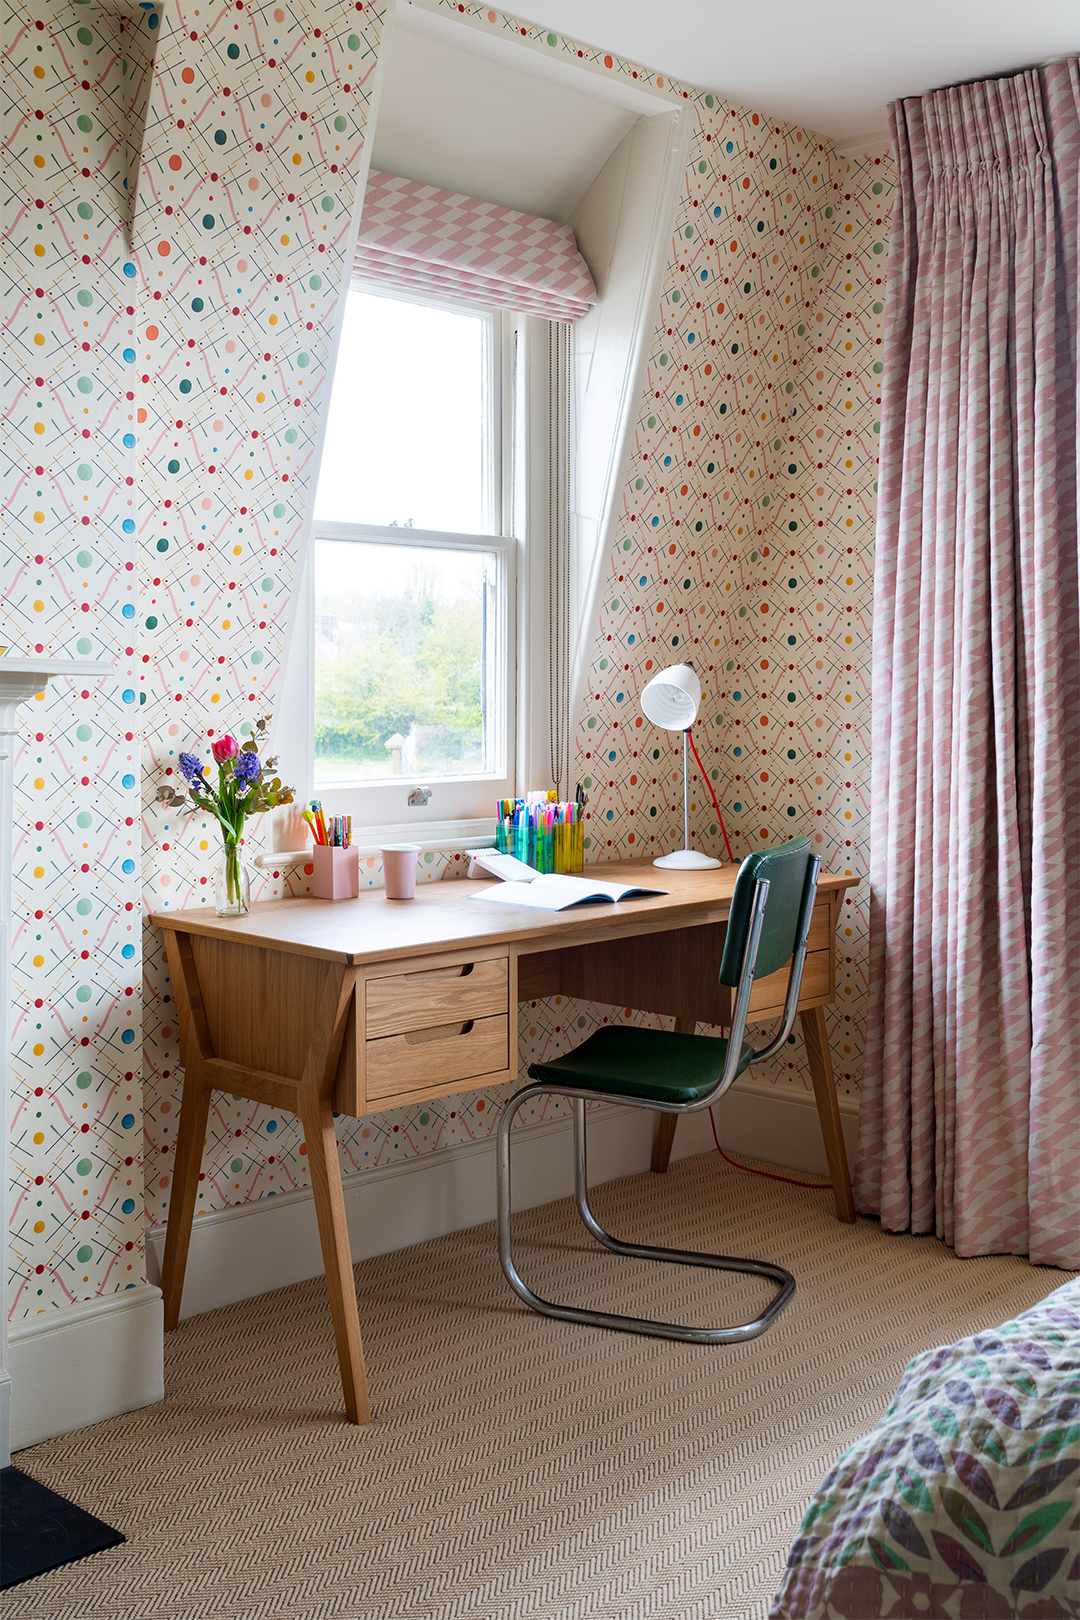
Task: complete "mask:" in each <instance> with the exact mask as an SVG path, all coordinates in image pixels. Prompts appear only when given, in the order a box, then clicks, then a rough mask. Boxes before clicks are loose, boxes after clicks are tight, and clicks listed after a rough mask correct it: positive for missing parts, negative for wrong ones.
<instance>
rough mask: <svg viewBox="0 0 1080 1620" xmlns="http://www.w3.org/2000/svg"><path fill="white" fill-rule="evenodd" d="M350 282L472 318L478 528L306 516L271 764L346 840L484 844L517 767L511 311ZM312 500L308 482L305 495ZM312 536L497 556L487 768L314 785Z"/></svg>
mask: <svg viewBox="0 0 1080 1620" xmlns="http://www.w3.org/2000/svg"><path fill="white" fill-rule="evenodd" d="M353 288H354V289H355V290H356V291H358V292H363V293H365V294H368V295H370V296H375V297H383V298H388V299H391V300H392V301H393V302H395V303H415V304H418V305H421V306H423V307H425V308H434V309H446V310H448V311H450V312H452V313H453V314H458V315H461V314H466V315H468V314H471V315H475V316H478V317H479V318H480V319H481V320H483V322H484V361H483V363H484V369H485V374H486V375H485V390H484V392H485V399H486V403H487V413H488V420H487V422H486V423H485V431H484V436H483V446H484V461H483V466H482V477H483V481H484V491H483V511H484V517H485V520H486V524H487V526H488V528H489V530H490V532H486V533H483V534H462V533H457V532H455V531H452V530H441V529H416V528H404V527H400V528H399V527H397V526H396V525H389V526H387V525H380V524H370V523H341V522H329V521H325V520H319V519H313V520H312V521H311V525H310V530H309V533H310V544H309V545H308V548H307V559H306V565H305V567H304V570H303V576H302V579H300V580H298V581H297V600H296V604H295V618H294V621H293V635H292V642H291V646H290V648H289V652H288V658H287V665H286V672H285V673H286V679H285V681H284V683H283V693H282V699H281V701H279V705H278V714H277V717H276V719H277V724H276V726H275V732H276V738H275V746H276V747H277V748H278V750H279V751H280V753H281V755H282V766H283V769H284V771H285V772H286V780H289V779H290V778H289V775H288V773H290V772H291V773H292V779H294V780H296V781H297V785H298V797H299V798H301V799H302V800H307V799H310V798H312V797H313V796H314V795H315V794H316V793H317V794H318V796H319V797H320V798H321V800H322V802H323V805H324V807H325V809H326V811H327V813H328V814H331V815H351V816H352V818H353V842H354V843H357V844H359V845H360V846H361V848H368V847H370V848H374V847H377V844H378V842H379V840H380V839H381V840H382V841H391V840H397V839H402V838H404V837H406V836H421V837H422V839H423V840H424V841H425V843H427V844H430V843H432V842H436V841H437V842H438V844H439V847H446V845H447V844H448V843H450V844H452V843H453V842H456V841H458V840H460V841H462V842H463V843H466V844H467V843H469V842H485V841H488V840H489V839H490V836H491V833H492V831H493V828H494V824H495V801H496V799H499V798H503V797H508V796H510V797H512V796H513V795H514V794H515V793H516V791H517V782H518V776H519V769H518V757H519V746H518V741H519V724H518V722H519V710H520V706H521V695H520V692H519V690H518V643H519V637H518V627H519V622H520V618H521V602H520V598H519V580H520V578H521V572H522V571H521V568H520V566H519V564H520V554H521V552H522V550H523V545H524V540H523V528H524V524H523V522H522V517H523V508H522V502H521V500H520V498H519V493H518V486H519V480H518V478H517V477H516V468H517V464H518V461H519V457H520V454H521V450H520V446H521V442H522V438H523V433H522V428H523V419H525V418H526V417H527V409H526V410H524V411H523V409H522V405H523V388H524V376H523V371H524V368H523V367H519V366H518V365H517V355H518V354H519V353H522V351H523V345H522V344H521V342H520V337H521V331H520V329H521V327H522V324H523V322H522V319H521V318H520V317H516V316H514V315H512V314H510V313H507V312H503V311H500V310H491V309H485V308H482V307H480V306H476V305H472V304H467V303H465V302H463V301H462V302H458V301H456V300H455V301H451V300H441V299H437V298H428V297H422V296H419V295H415V294H411V293H407V292H400V291H398V290H396V289H395V290H390V289H388V288H384V287H380V286H378V285H375V284H371V283H367V282H359V281H357V282H354V283H353ZM312 500H313V501H314V492H313V495H312ZM319 540H336V541H346V542H350V541H351V542H354V543H357V542H363V543H370V544H376V545H388V546H395V547H399V548H406V549H414V548H424V549H432V550H447V551H475V552H488V553H495V555H496V556H497V557H498V558H499V581H498V590H497V604H496V621H497V622H496V646H495V654H494V659H493V663H494V668H495V680H494V688H495V689H494V691H493V692H492V693H491V694H490V696H491V699H492V702H493V706H494V710H495V723H494V732H495V760H494V762H493V768H492V769H491V770H490V771H486V772H477V773H473V774H471V775H469V776H461V777H433V778H430V779H429V778H427V777H425V776H424V775H423V774H422V773H421V774H415V775H414V774H411V773H410V774H409V775H408V776H397V777H393V776H390V775H389V774H388V775H387V776H386V777H385V778H373V779H371V780H370V781H362V782H355V783H347V784H342V785H341V786H338V787H325V788H322V787H320V788H316V787H315V746H314V701H315V544H316V542H318V541H319ZM418 787H425V788H430V789H431V797H430V799H429V801H428V803H427V804H426V805H414V806H410V805H409V803H408V797H409V794H410V793H411V792H412V791H413V790H414V789H415V788H418Z"/></svg>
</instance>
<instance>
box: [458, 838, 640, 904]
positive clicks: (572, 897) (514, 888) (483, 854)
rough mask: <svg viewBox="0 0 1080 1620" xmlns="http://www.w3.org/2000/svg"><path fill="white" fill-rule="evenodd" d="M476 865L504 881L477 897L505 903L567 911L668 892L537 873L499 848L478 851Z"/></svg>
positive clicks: (474, 897)
mask: <svg viewBox="0 0 1080 1620" xmlns="http://www.w3.org/2000/svg"><path fill="white" fill-rule="evenodd" d="M473 866H474V867H475V866H478V867H481V868H482V869H483V870H484V871H487V872H490V873H491V874H492V875H493V876H494V877H501V878H502V879H503V882H502V883H499V884H496V885H495V886H494V887H493V888H490V889H481V890H480V891H479V892H478V893H477V894H474V895H473V896H472V899H474V900H493V901H495V902H496V904H499V905H504V906H537V907H538V908H539V909H540V910H541V911H568V910H570V908H571V907H572V906H588V905H597V904H602V903H604V902H605V901H606V902H611V903H613V902H614V901H616V900H627V899H633V898H638V897H642V896H647V895H657V894H667V892H668V891H667V890H666V889H643V888H642V887H641V886H640V885H639V884H636V883H607V882H605V881H604V880H603V879H602V878H594V877H573V876H571V875H570V874H569V873H564V872H534V871H533V869H532V867H531V866H526V865H525V862H524V861H519V860H518V859H517V857H516V856H514V855H501V854H499V853H498V851H497V850H486V849H485V850H478V851H477V852H476V853H475V854H474V855H473Z"/></svg>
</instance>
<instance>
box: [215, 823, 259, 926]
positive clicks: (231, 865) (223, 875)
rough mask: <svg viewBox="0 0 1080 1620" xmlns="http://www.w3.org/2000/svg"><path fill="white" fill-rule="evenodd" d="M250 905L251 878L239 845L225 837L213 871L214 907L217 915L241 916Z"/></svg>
mask: <svg viewBox="0 0 1080 1620" xmlns="http://www.w3.org/2000/svg"><path fill="white" fill-rule="evenodd" d="M250 906H251V880H250V879H249V877H248V871H247V867H246V866H245V865H244V862H243V860H242V859H241V856H240V845H239V844H236V843H233V842H231V841H230V840H229V839H226V840H225V842H224V845H223V847H222V851H221V855H220V858H219V860H218V863H217V867H216V868H215V871H214V908H215V910H216V911H217V914H218V916H219V917H243V916H245V915H246V914H247V912H248V910H249V909H250Z"/></svg>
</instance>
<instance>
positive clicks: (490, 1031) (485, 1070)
mask: <svg viewBox="0 0 1080 1620" xmlns="http://www.w3.org/2000/svg"><path fill="white" fill-rule="evenodd" d="M509 1040H510V1020H509V1018H508V1017H507V1016H506V1015H505V1013H504V1014H503V1015H502V1016H501V1017H496V1018H476V1019H470V1020H469V1021H468V1022H467V1023H464V1024H457V1023H455V1024H442V1025H437V1026H436V1027H434V1028H431V1029H415V1030H412V1031H410V1032H409V1034H407V1035H387V1036H384V1037H383V1039H382V1040H378V1041H368V1042H367V1043H366V1045H365V1062H366V1066H367V1096H368V1101H369V1103H370V1102H376V1101H378V1099H379V1098H380V1097H397V1096H399V1095H400V1094H401V1093H403V1092H409V1091H430V1090H431V1089H432V1086H433V1084H434V1085H436V1086H442V1085H446V1086H449V1085H450V1084H452V1083H456V1082H457V1081H470V1082H471V1081H474V1080H476V1081H479V1080H481V1079H482V1078H483V1077H484V1075H486V1074H494V1073H496V1072H498V1071H503V1070H505V1069H506V1068H507V1067H508V1066H509V1061H510V1059H509Z"/></svg>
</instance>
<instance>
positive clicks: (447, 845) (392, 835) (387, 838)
mask: <svg viewBox="0 0 1080 1620" xmlns="http://www.w3.org/2000/svg"><path fill="white" fill-rule="evenodd" d="M494 842H495V817H494V816H478V817H476V818H475V819H474V820H470V821H428V822H424V823H422V824H421V825H420V826H417V825H415V823H414V824H412V825H410V824H409V823H408V822H398V823H391V824H390V825H387V826H384V827H360V828H358V829H357V832H356V837H355V838H354V839H353V847H354V848H355V849H358V850H359V851H360V853H361V855H365V856H367V855H378V854H379V852H380V851H381V850H382V848H383V846H384V845H386V844H417V845H419V848H420V853H421V854H427V853H428V852H429V851H432V850H434V851H441V852H446V853H449V854H452V855H453V854H459V853H461V852H462V851H464V850H467V849H484V848H485V847H489V846H490V845H492V844H493V843H494ZM310 859H311V846H310V845H309V847H308V848H307V849H294V850H284V849H281V850H266V851H264V852H263V853H262V854H261V855H256V856H255V858H254V861H253V863H252V864H253V865H254V866H256V867H258V868H259V869H260V870H262V871H268V870H278V869H280V868H281V867H283V866H300V865H302V864H303V863H304V862H305V861H310Z"/></svg>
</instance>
